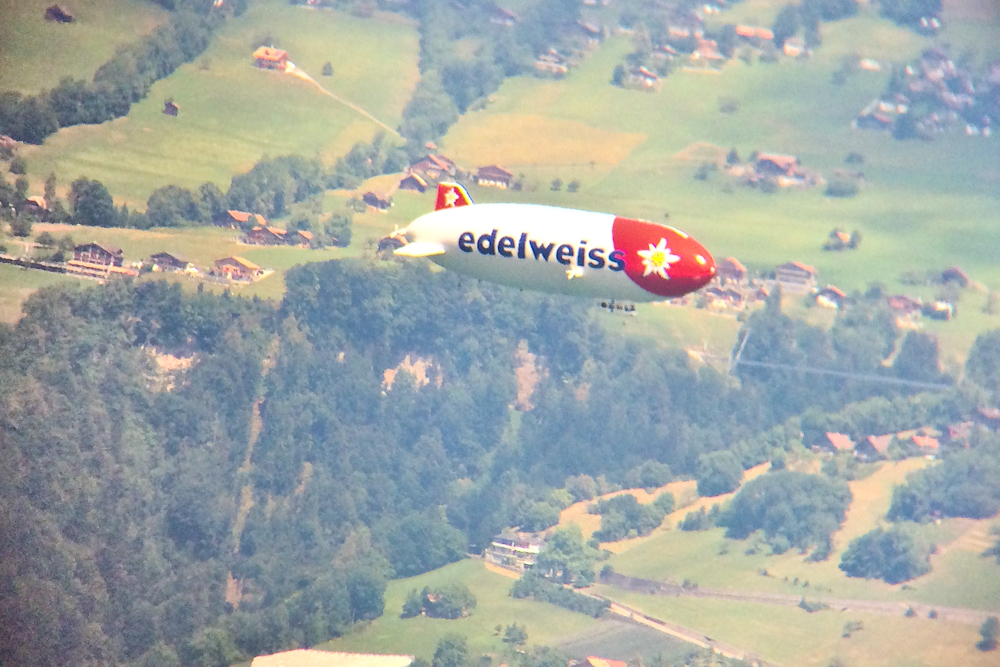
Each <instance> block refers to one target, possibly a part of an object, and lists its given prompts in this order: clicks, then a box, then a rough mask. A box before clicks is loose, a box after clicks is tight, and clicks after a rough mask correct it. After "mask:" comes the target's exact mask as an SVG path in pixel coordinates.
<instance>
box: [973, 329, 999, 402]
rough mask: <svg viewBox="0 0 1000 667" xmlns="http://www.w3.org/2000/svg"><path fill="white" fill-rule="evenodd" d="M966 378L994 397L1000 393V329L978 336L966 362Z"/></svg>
mask: <svg viewBox="0 0 1000 667" xmlns="http://www.w3.org/2000/svg"><path fill="white" fill-rule="evenodd" d="M965 377H966V378H968V379H969V380H972V381H973V382H975V383H976V384H978V385H979V386H980V387H982V388H983V389H986V390H987V391H989V392H991V393H993V395H994V396H996V395H998V393H1000V329H994V330H992V331H986V332H984V333H981V334H979V335H978V336H976V341H975V342H974V343H973V344H972V349H970V350H969V356H968V358H967V359H966V362H965Z"/></svg>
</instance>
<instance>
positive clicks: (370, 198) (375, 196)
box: [361, 192, 392, 213]
mask: <svg viewBox="0 0 1000 667" xmlns="http://www.w3.org/2000/svg"><path fill="white" fill-rule="evenodd" d="M361 200H362V201H363V202H364V203H365V204H367V205H368V210H369V211H377V212H380V213H385V212H386V211H388V210H389V209H390V208H392V197H390V196H389V195H383V194H379V193H377V192H366V193H364V194H363V195H361Z"/></svg>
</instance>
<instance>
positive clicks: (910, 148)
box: [443, 1, 1000, 353]
mask: <svg viewBox="0 0 1000 667" xmlns="http://www.w3.org/2000/svg"><path fill="white" fill-rule="evenodd" d="M782 4H784V3H774V2H766V1H765V2H757V1H750V2H745V3H741V4H740V5H737V8H736V9H735V10H734V11H733V12H729V13H726V14H723V15H720V17H718V19H719V20H720V21H724V22H729V21H731V20H735V19H736V14H737V13H738V12H746V13H747V16H748V17H749V16H750V14H757V15H759V16H760V19H761V22H764V23H769V21H770V16H769V15H768V12H770V11H772V9H774V8H776V7H778V6H780V5H782ZM748 20H749V19H748ZM990 25H991V26H992V27H993V28H994V29H996V28H997V25H996V24H990ZM993 41H997V40H995V39H994V40H993ZM932 43H933V42H932V41H931V40H928V39H926V38H923V37H920V36H918V35H916V34H915V33H913V32H912V31H909V30H903V29H901V28H898V27H895V26H893V25H892V24H891V23H889V22H887V21H884V20H882V19H880V18H878V17H877V16H876V15H875V14H874V13H873V12H867V11H866V12H864V13H862V14H861V15H860V16H858V17H856V18H853V19H850V20H847V21H841V22H838V23H835V24H828V25H824V39H823V45H822V47H821V48H820V49H818V50H817V51H816V55H815V56H814V58H813V59H811V60H808V61H791V60H787V59H785V60H782V61H781V62H780V63H778V64H774V65H768V64H760V63H755V64H753V65H750V66H747V65H744V64H743V63H742V62H740V61H735V62H732V63H729V64H728V65H727V66H726V68H725V69H724V71H723V72H722V73H721V74H720V75H717V76H708V75H700V74H694V73H688V72H675V73H674V74H673V75H671V76H670V77H669V78H667V79H666V80H665V81H664V85H663V89H662V91H661V92H659V93H658V94H650V93H645V92H640V91H634V90H621V89H616V88H613V87H612V86H610V85H609V83H608V81H609V79H610V76H611V71H612V70H613V68H614V66H615V65H616V64H618V63H619V62H621V61H622V60H623V57H624V55H625V54H626V53H627V52H628V51H629V50H631V48H632V45H631V42H630V40H628V39H627V38H614V39H611V40H609V41H608V42H607V43H606V44H605V45H604V46H603V47H602V48H601V49H600V50H599V51H598V52H597V53H596V54H595V55H594V56H593V57H592V58H590V59H589V60H587V61H586V62H585V63H584V64H583V65H582V66H581V67H579V68H578V69H575V70H573V71H572V72H571V73H570V74H569V75H568V76H567V77H566V78H565V79H564V80H562V81H543V80H539V79H534V78H519V79H513V80H510V81H508V82H507V83H505V84H504V86H503V87H502V88H501V89H500V91H499V92H498V93H497V94H496V95H495V96H494V101H493V103H492V104H490V105H489V106H488V107H487V108H486V109H485V110H483V111H479V112H475V113H472V114H468V115H467V116H466V117H464V118H463V119H461V120H460V121H459V123H458V125H456V126H455V128H454V129H453V130H452V131H451V133H450V134H449V135H448V136H447V137H446V138H445V141H444V142H443V143H444V150H445V152H447V153H453V154H455V155H469V156H477V155H487V154H488V155H490V156H498V155H503V154H504V152H505V151H509V153H508V154H509V155H510V156H512V157H511V159H510V160H509V161H508V164H507V166H508V167H509V168H510V169H512V170H513V171H515V172H522V173H524V174H525V176H526V177H527V179H528V181H529V185H533V186H535V188H536V189H535V190H533V191H532V190H531V189H530V188H529V189H528V190H526V191H525V192H522V193H509V194H508V197H509V198H511V199H515V200H525V201H528V200H530V201H540V202H543V203H550V204H558V205H565V206H572V207H577V208H591V209H596V210H605V211H613V212H617V213H621V214H626V215H636V216H642V217H645V218H647V219H651V220H663V219H664V214H665V213H669V214H670V221H671V223H672V224H675V225H676V226H678V227H680V228H681V229H685V230H686V231H689V232H691V233H692V234H694V235H695V236H696V237H698V238H699V239H700V240H702V241H703V242H705V244H706V246H707V247H709V248H710V249H711V250H712V252H713V254H715V255H716V256H727V255H734V256H736V257H738V258H739V259H741V260H742V261H743V262H744V263H745V264H747V266H748V267H749V268H750V269H751V270H757V271H762V272H766V271H768V270H770V269H771V268H772V267H773V266H774V265H776V264H778V263H781V262H784V261H788V260H792V259H797V260H800V261H804V262H807V263H809V264H812V265H814V266H816V267H817V268H818V269H819V278H820V281H821V283H832V284H836V285H838V286H840V287H841V288H843V289H846V290H853V289H863V288H864V287H866V286H867V285H868V284H869V283H871V282H875V281H879V282H882V283H885V284H886V285H887V286H888V288H889V289H890V290H893V291H897V290H898V291H902V290H904V289H905V290H906V291H908V292H914V291H915V290H913V289H912V288H908V287H906V286H905V285H903V284H902V282H901V280H900V278H901V276H902V274H903V273H905V272H908V271H912V272H922V271H926V270H930V269H941V268H944V267H947V266H950V265H958V266H961V267H963V268H964V269H965V270H966V271H967V272H968V273H969V274H970V275H972V276H973V277H974V279H976V280H978V281H980V282H982V283H983V284H984V285H985V286H986V287H987V288H990V289H996V288H998V287H1000V267H998V266H997V264H996V262H995V261H994V259H993V257H992V252H991V250H990V249H991V248H993V247H996V245H997V244H998V243H1000V232H998V230H997V228H996V225H995V224H994V222H995V216H996V214H995V211H996V210H997V205H998V189H997V183H998V182H1000V151H998V150H997V148H996V145H995V144H996V141H995V140H992V139H990V140H983V139H978V140H977V139H974V138H970V137H966V136H965V135H963V134H961V133H958V132H956V133H954V134H950V135H947V136H944V137H941V138H940V139H937V140H935V141H933V142H897V141H895V140H893V139H891V138H890V137H888V136H884V135H881V134H877V133H868V132H861V131H857V130H852V129H851V127H850V122H851V120H852V118H853V117H854V116H855V115H856V114H857V112H858V110H859V109H861V108H862V107H863V106H864V105H865V104H867V102H868V101H870V100H871V99H872V98H873V97H874V96H875V95H877V94H878V93H879V92H881V90H882V89H883V88H884V86H885V83H886V80H887V77H888V74H887V73H886V72H879V73H870V72H859V73H857V74H856V75H854V76H852V77H850V78H849V79H848V81H847V83H846V84H844V85H841V86H833V85H831V84H830V81H831V77H832V74H833V72H834V71H835V70H836V69H837V67H839V63H840V59H841V57H842V56H843V55H845V54H846V53H849V52H853V51H857V52H860V53H862V54H863V55H868V56H873V57H879V58H891V59H893V60H896V61H899V60H903V59H905V58H909V57H912V56H915V55H917V54H919V52H920V50H921V49H922V48H926V46H928V45H930V44H932ZM721 98H735V99H737V100H738V101H739V109H738V110H737V111H736V112H735V113H731V114H725V113H720V112H719V110H718V103H719V100H720V99H721ZM528 116H531V117H542V118H545V119H546V127H547V128H551V130H549V131H551V132H553V133H560V132H561V131H562V130H561V129H560V128H561V127H562V128H565V129H566V131H567V132H568V133H570V134H572V135H574V136H580V137H587V136H592V137H594V138H595V147H594V152H595V155H596V156H598V157H597V158H595V165H594V166H593V167H592V166H590V165H585V166H567V165H578V164H579V163H580V162H581V160H580V158H579V157H578V154H579V146H572V147H567V148H565V150H563V149H560V148H559V145H558V144H556V145H554V148H553V147H551V146H549V145H548V144H545V143H537V144H535V148H534V153H531V152H530V149H531V144H530V142H524V141H522V139H521V137H520V136H518V135H519V133H518V129H520V128H521V127H522V125H523V123H522V122H521V121H522V120H523V119H524V118H526V117H528ZM506 121H510V122H511V123H512V125H511V127H512V130H513V131H512V132H510V133H509V134H508V135H506V136H504V135H500V134H496V133H494V132H492V131H488V132H485V133H484V135H483V136H488V137H489V141H480V136H479V135H478V134H477V131H478V130H480V129H482V128H491V127H492V126H493V125H494V124H502V123H504V122H506ZM584 128H588V129H584ZM523 131H524V133H525V134H528V135H529V136H530V133H531V129H530V127H528V128H527V129H524V130H523ZM607 132H617V133H622V134H623V135H625V136H640V135H644V136H645V137H646V138H645V140H644V141H643V142H642V143H640V144H637V145H633V144H628V146H630V147H631V150H630V151H629V152H628V154H627V155H626V156H625V157H624V158H622V159H620V160H619V161H618V162H617V163H615V164H614V165H612V166H611V167H610V168H608V167H605V168H601V165H602V164H607V163H608V162H609V161H608V160H607V159H606V158H602V157H601V156H603V155H604V153H605V151H606V148H605V145H606V144H605V142H604V140H603V139H602V138H603V137H605V136H606V135H605V134H602V133H607ZM699 142H706V143H709V144H712V145H715V146H719V147H720V148H723V149H724V150H728V149H729V148H730V147H733V148H736V149H737V151H738V152H739V153H740V155H741V156H743V157H744V158H745V157H746V156H747V155H749V153H750V152H752V151H753V150H761V151H774V152H781V153H793V154H796V155H798V156H799V157H800V158H801V160H802V163H803V165H805V166H806V167H807V168H810V169H818V170H819V171H821V172H822V173H824V174H826V175H827V176H832V173H833V171H834V170H835V169H839V168H843V167H844V166H845V164H844V158H845V156H846V155H847V154H848V153H850V152H855V151H856V152H859V153H861V154H862V155H864V156H865V165H864V171H865V175H866V179H867V181H868V186H867V187H866V188H865V189H864V190H863V191H862V193H861V194H860V195H859V196H857V197H856V198H854V199H847V200H839V199H832V198H828V197H826V196H824V195H823V192H822V188H814V189H812V190H808V191H782V192H777V193H774V194H771V195H767V194H763V193H761V192H760V191H758V190H754V189H749V188H745V187H735V188H733V187H728V186H727V181H726V179H725V178H724V177H723V176H722V175H719V174H716V175H713V176H711V177H710V178H709V179H708V180H707V181H705V182H700V181H696V180H695V179H694V178H693V175H694V172H695V170H696V168H697V167H698V165H699V162H698V161H691V160H684V159H680V158H678V157H675V156H676V155H677V154H678V153H681V152H682V151H684V150H685V149H686V148H688V147H690V146H692V145H695V144H698V143H699ZM557 177H558V178H562V179H563V180H564V181H567V180H569V179H571V178H578V179H579V180H580V181H581V183H582V186H581V188H580V191H579V192H578V193H575V194H573V193H568V192H566V191H565V190H563V191H560V192H552V191H550V190H549V188H548V187H547V185H548V183H549V181H551V180H552V179H553V178H557ZM835 227H842V228H845V229H848V230H854V229H857V230H859V231H860V232H861V233H862V235H863V242H862V245H861V248H860V249H859V250H857V251H855V252H851V253H826V252H824V251H823V250H822V249H821V245H822V242H823V240H824V239H825V237H826V235H827V234H828V233H829V231H830V230H831V229H833V228H835ZM918 291H919V290H918ZM922 291H923V292H926V294H923V296H925V297H932V296H934V290H933V289H932V288H927V289H925V290H922ZM985 298H986V296H985V293H979V292H970V293H968V294H966V295H963V299H962V305H960V310H961V311H962V312H961V315H960V318H959V319H958V320H957V321H955V322H952V323H949V324H947V325H942V326H932V327H930V328H931V329H932V330H934V331H936V332H939V333H940V334H941V335H942V336H943V337H944V338H945V339H951V338H953V339H954V340H953V341H952V340H945V341H944V345H945V347H948V348H949V349H952V348H954V350H955V351H956V353H957V352H958V351H959V350H960V349H961V348H962V347H963V346H964V347H966V348H967V346H968V344H969V343H971V340H972V338H973V337H974V335H975V332H977V331H981V330H983V329H986V328H991V327H996V326H998V325H1000V318H998V317H996V316H986V315H983V314H982V313H981V312H980V311H981V308H982V305H983V303H985Z"/></svg>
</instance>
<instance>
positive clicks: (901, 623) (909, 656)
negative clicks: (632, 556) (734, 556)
mask: <svg viewBox="0 0 1000 667" xmlns="http://www.w3.org/2000/svg"><path fill="white" fill-rule="evenodd" d="M596 588H597V590H598V592H600V593H602V594H604V595H607V596H609V597H611V598H613V599H615V600H616V601H619V602H622V603H624V604H627V605H629V606H631V607H635V608H637V609H639V610H641V611H642V612H643V613H646V614H648V615H650V616H653V617H654V618H659V619H663V620H667V621H670V622H673V623H678V624H680V625H683V626H685V627H688V628H691V629H694V630H697V631H699V632H702V633H704V634H705V636H706V637H711V638H712V639H715V640H719V641H722V642H725V643H728V644H731V645H734V646H738V647H740V648H742V649H744V650H747V651H749V652H751V653H753V654H755V655H757V656H759V657H761V658H763V659H765V660H770V661H774V662H777V663H778V664H785V665H801V666H802V667H827V666H828V665H830V664H837V663H834V660H837V659H839V660H840V664H847V665H865V666H866V667H904V666H909V665H923V666H925V667H948V666H950V665H956V664H961V665H969V666H975V667H987V666H988V665H993V664H995V660H996V656H995V655H991V654H989V653H983V652H981V651H978V650H976V648H975V643H976V641H978V639H979V632H978V629H979V627H978V625H970V624H963V623H956V622H948V621H943V620H938V619H929V618H925V617H914V618H906V617H904V616H903V614H902V613H900V614H899V615H898V616H891V615H879V614H873V613H862V612H857V611H840V610H839V609H827V610H823V611H818V612H815V613H811V614H810V613H808V612H806V611H804V610H803V609H800V608H798V607H796V606H777V605H765V604H758V603H751V602H741V603H733V602H729V601H723V600H709V599H698V598H689V597H681V598H671V597H662V596H652V595H642V594H639V593H627V592H624V591H620V590H615V589H610V588H608V587H606V586H596ZM901 612H902V610H901ZM849 621H860V622H862V623H863V624H864V629H863V630H860V631H857V632H854V633H853V634H852V635H851V637H849V638H845V637H843V636H842V634H843V629H844V625H845V624H846V623H847V622H849Z"/></svg>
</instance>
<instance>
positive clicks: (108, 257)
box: [73, 243, 124, 266]
mask: <svg viewBox="0 0 1000 667" xmlns="http://www.w3.org/2000/svg"><path fill="white" fill-rule="evenodd" d="M73 261H76V262H84V263H86V264H99V265H103V266H121V265H122V264H123V262H124V259H123V256H122V249H121V248H116V247H115V246H111V245H105V244H102V243H83V244H80V245H78V246H76V247H75V248H73Z"/></svg>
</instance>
